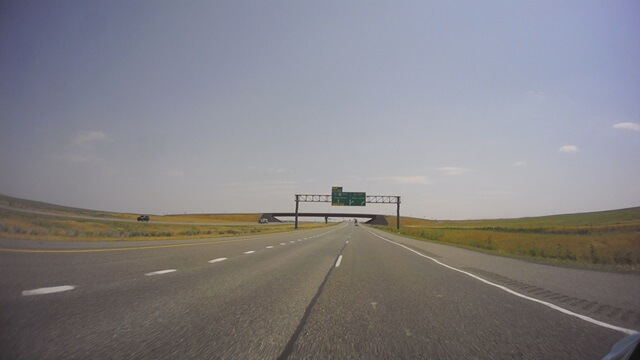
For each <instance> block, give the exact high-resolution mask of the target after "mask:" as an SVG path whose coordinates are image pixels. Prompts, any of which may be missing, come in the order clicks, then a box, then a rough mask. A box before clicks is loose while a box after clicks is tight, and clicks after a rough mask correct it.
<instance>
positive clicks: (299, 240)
mask: <svg viewBox="0 0 640 360" xmlns="http://www.w3.org/2000/svg"><path fill="white" fill-rule="evenodd" d="M305 240H307V239H305ZM298 241H302V239H298Z"/></svg>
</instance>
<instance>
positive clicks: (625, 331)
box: [367, 229, 638, 335]
mask: <svg viewBox="0 0 640 360" xmlns="http://www.w3.org/2000/svg"><path fill="white" fill-rule="evenodd" d="M367 231H369V232H370V233H372V234H373V235H374V236H376V237H379V238H380V239H382V240H384V241H386V242H389V243H391V244H394V245H398V246H400V247H402V248H405V249H407V250H409V251H411V252H412V253H415V254H417V255H419V256H422V257H423V258H427V259H429V260H431V261H433V262H435V263H436V264H438V265H442V266H444V267H446V268H448V269H451V270H454V271H457V272H459V273H463V274H465V275H468V276H471V277H472V278H474V279H476V280H480V281H482V282H483V283H485V284H487V285H491V286H495V287H497V288H498V289H500V290H504V291H506V292H508V293H509V294H512V295H515V296H517V297H521V298H523V299H526V300H530V301H533V302H536V303H538V304H542V305H544V306H547V307H550V308H552V309H554V310H557V311H560V312H561V313H563V314H566V315H570V316H574V317H577V318H578V319H581V320H584V321H586V322H590V323H592V324H595V325H599V326H602V327H604V328H607V329H611V330H617V331H620V332H622V333H625V334H629V335H633V334H637V333H638V332H637V331H635V330H632V329H627V328H623V327H619V326H615V325H612V324H608V323H606V322H603V321H600V320H596V319H594V318H590V317H588V316H585V315H582V314H578V313H575V312H573V311H571V310H567V309H565V308H563V307H560V306H558V305H554V304H552V303H548V302H546V301H542V300H539V299H536V298H532V297H530V296H527V295H523V294H520V293H519V292H515V291H513V290H511V289H509V288H508V287H505V286H502V285H498V284H495V283H492V282H491V281H488V280H485V279H483V278H481V277H479V276H476V275H474V274H472V273H469V272H466V271H463V270H460V269H457V268H454V267H453V266H449V265H447V264H444V263H441V262H440V261H438V260H436V259H434V258H432V257H429V256H427V255H424V254H422V253H420V252H418V251H416V250H413V249H411V248H409V247H407V246H404V245H402V244H398V243H397V242H395V241H391V240H389V239H386V238H383V237H382V236H380V235H378V234H376V233H374V232H373V231H371V230H369V229H367Z"/></svg>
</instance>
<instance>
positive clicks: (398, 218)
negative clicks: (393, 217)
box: [396, 196, 400, 230]
mask: <svg viewBox="0 0 640 360" xmlns="http://www.w3.org/2000/svg"><path fill="white" fill-rule="evenodd" d="M396 229H398V230H400V196H398V217H397V221H396Z"/></svg>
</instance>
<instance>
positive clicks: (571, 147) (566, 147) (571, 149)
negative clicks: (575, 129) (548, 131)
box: [558, 145, 580, 154]
mask: <svg viewBox="0 0 640 360" xmlns="http://www.w3.org/2000/svg"><path fill="white" fill-rule="evenodd" d="M558 151H560V152H563V153H569V154H572V153H577V152H578V151H580V150H578V147H577V146H575V145H563V146H560V148H559V149H558Z"/></svg>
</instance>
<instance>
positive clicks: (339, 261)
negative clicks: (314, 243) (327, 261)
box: [336, 255, 342, 267]
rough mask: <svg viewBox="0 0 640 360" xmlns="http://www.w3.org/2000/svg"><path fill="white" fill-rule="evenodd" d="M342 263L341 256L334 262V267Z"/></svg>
mask: <svg viewBox="0 0 640 360" xmlns="http://www.w3.org/2000/svg"><path fill="white" fill-rule="evenodd" d="M341 263H342V255H340V256H338V261H336V267H339V266H340V264H341Z"/></svg>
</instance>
